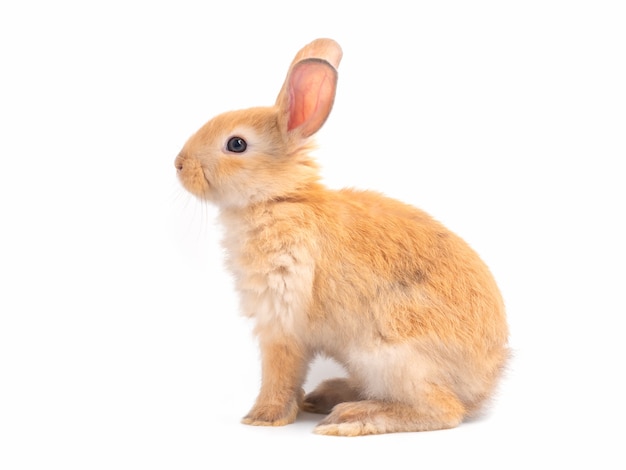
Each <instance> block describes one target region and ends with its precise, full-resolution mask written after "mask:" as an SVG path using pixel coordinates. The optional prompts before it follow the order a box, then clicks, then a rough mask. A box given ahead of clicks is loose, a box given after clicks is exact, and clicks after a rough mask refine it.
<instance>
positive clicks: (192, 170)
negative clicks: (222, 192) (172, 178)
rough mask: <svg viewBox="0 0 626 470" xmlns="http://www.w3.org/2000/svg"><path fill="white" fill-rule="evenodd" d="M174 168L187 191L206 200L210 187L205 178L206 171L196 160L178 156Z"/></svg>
mask: <svg viewBox="0 0 626 470" xmlns="http://www.w3.org/2000/svg"><path fill="white" fill-rule="evenodd" d="M174 166H175V167H176V174H177V176H178V179H179V180H180V182H181V183H182V185H183V187H184V188H185V189H186V190H187V191H189V192H190V193H192V194H193V195H195V196H197V197H199V198H202V199H206V198H208V196H209V192H210V190H211V187H212V185H211V182H210V181H209V179H208V178H207V175H206V169H205V168H203V167H202V165H201V164H200V162H198V160H196V159H193V158H185V157H184V156H182V155H178V157H176V160H175V162H174Z"/></svg>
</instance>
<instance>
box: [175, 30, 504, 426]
mask: <svg viewBox="0 0 626 470" xmlns="http://www.w3.org/2000/svg"><path fill="white" fill-rule="evenodd" d="M340 59H341V49H340V47H339V45H338V44H337V43H335V42H334V41H332V40H330V39H318V40H315V41H313V42H312V43H311V44H308V45H307V46H305V47H304V48H303V49H302V50H301V51H300V52H299V53H298V54H297V55H296V58H295V59H294V61H293V63H292V65H291V67H290V69H289V72H288V74H287V78H286V80H285V83H284V85H283V87H282V89H281V91H280V93H279V95H278V98H277V100H276V104H275V105H274V106H271V107H263V108H251V109H247V110H241V111H231V112H227V113H224V114H222V115H219V116H217V117H216V118H214V119H213V120H211V121H209V122H208V123H207V124H206V125H204V126H203V127H202V128H201V129H200V130H199V131H198V132H197V133H196V134H194V135H193V136H192V137H191V138H190V139H189V140H188V141H187V143H186V144H185V146H184V147H183V149H182V151H181V152H180V154H179V155H178V157H177V158H176V162H175V164H176V168H177V171H178V176H179V178H180V180H181V182H182V184H183V185H184V186H185V187H186V188H187V189H188V190H189V191H190V192H191V193H193V194H195V195H197V196H198V197H200V198H203V199H206V200H209V201H212V202H213V203H215V204H216V205H217V206H218V207H219V208H220V220H221V222H222V223H223V225H224V227H225V238H224V242H223V243H224V247H225V249H226V253H227V266H228V267H229V269H230V270H231V271H232V273H233V274H234V277H235V281H236V287H237V290H238V291H239V293H240V298H241V309H242V312H243V313H244V314H245V315H247V316H249V317H251V318H253V319H254V320H255V322H256V328H255V332H256V334H257V336H258V339H259V343H260V348H261V353H262V385H261V390H260V393H259V396H258V398H257V401H256V403H255V405H254V406H253V407H252V409H251V411H250V412H249V413H248V415H247V416H246V417H245V418H244V419H243V422H244V423H246V424H252V425H273V426H277V425H284V424H288V423H291V422H293V421H294V420H295V418H296V415H297V413H298V409H302V410H305V411H309V412H314V413H324V414H327V416H326V417H325V418H324V419H323V420H322V421H321V422H320V423H319V425H318V426H317V427H316V428H315V431H316V432H317V433H320V434H332V435H350V436H352V435H362V434H377V433H387V432H400V431H426V430H435V429H444V428H451V427H454V426H457V425H458V424H459V423H461V422H462V421H463V419H464V418H465V417H467V416H469V415H471V414H472V413H475V412H476V411H478V410H479V409H480V408H481V405H483V403H484V402H485V401H486V400H487V399H488V398H489V397H490V396H491V395H492V393H493V390H494V387H495V386H496V384H497V381H498V378H499V377H500V375H501V371H502V369H503V367H504V365H505V362H506V359H507V356H508V349H507V336H508V330H507V324H506V318H505V312H504V306H503V302H502V298H501V296H500V293H499V290H498V288H497V286H496V283H495V281H494V279H493V277H492V275H491V273H490V272H489V270H488V268H487V267H486V266H485V264H484V263H483V262H482V261H481V259H480V258H479V257H478V255H477V254H476V253H475V252H474V251H473V250H472V249H471V248H470V247H469V246H468V245H467V244H466V243H465V242H464V241H463V240H462V239H461V238H459V237H458V236H456V235H455V234H454V233H452V232H450V231H449V230H447V229H446V228H445V227H444V226H443V225H442V224H440V223H439V222H437V221H435V220H434V219H433V218H431V217H430V216H429V215H427V214H426V213H424V212H422V211H420V210H419V209H416V208H414V207H411V206H409V205H406V204H403V203H401V202H398V201H395V200H392V199H389V198H387V197H385V196H383V195H381V194H378V193H374V192H370V191H356V190H350V189H344V190H339V191H334V190H330V189H328V188H326V187H324V186H323V185H321V184H320V182H319V171H318V167H317V165H316V163H315V162H314V161H313V160H312V158H311V157H310V156H309V151H310V149H311V145H312V140H311V138H312V136H313V135H314V134H315V132H316V131H317V130H318V129H319V128H320V127H321V126H322V125H323V123H324V121H325V120H326V118H327V116H328V114H329V113H330V110H331V108H332V104H333V100H334V96H335V89H336V81H337V73H336V68H337V67H338V65H339V61H340ZM235 136H236V137H240V138H242V139H244V140H245V142H246V144H247V148H246V149H245V151H243V152H241V153H237V152H233V151H231V150H229V147H228V141H229V139H231V138H232V137H235ZM318 354H322V355H325V356H328V357H332V358H334V359H335V360H337V361H338V362H339V363H341V364H343V366H344V367H345V369H346V370H347V372H348V377H347V378H340V379H330V380H327V381H325V382H323V383H322V384H320V385H319V386H318V387H317V388H316V389H315V390H314V391H312V392H311V393H309V394H308V395H306V396H303V392H302V385H303V383H304V381H305V379H306V373H307V369H308V365H309V363H310V362H311V360H312V359H313V358H314V357H315V356H316V355H318Z"/></svg>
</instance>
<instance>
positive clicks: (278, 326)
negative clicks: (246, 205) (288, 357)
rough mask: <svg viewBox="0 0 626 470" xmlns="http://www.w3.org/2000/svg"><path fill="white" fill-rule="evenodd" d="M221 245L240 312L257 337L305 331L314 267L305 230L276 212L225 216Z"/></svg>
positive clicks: (226, 212) (252, 212) (260, 211)
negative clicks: (252, 321)
mask: <svg viewBox="0 0 626 470" xmlns="http://www.w3.org/2000/svg"><path fill="white" fill-rule="evenodd" d="M221 219H222V222H223V224H224V227H225V229H226V230H225V236H224V240H223V246H224V248H225V249H226V254H227V260H226V264H227V267H228V268H229V269H230V270H231V271H232V273H233V274H234V276H235V283H236V287H237V289H238V291H239V295H240V302H241V310H242V313H243V314H244V315H246V316H248V317H251V318H254V319H255V320H256V323H257V326H256V329H257V332H260V331H264V332H266V334H271V333H276V334H298V332H299V331H301V330H302V328H304V327H305V325H306V321H307V314H308V310H309V306H310V302H311V298H312V289H313V276H314V270H315V264H314V261H313V257H312V254H311V245H310V243H309V242H308V241H307V240H308V238H309V237H307V236H306V227H303V226H302V225H300V224H299V223H298V218H296V219H295V220H294V219H292V217H290V214H288V213H287V214H285V213H284V211H280V210H276V209H268V208H265V209H264V210H256V211H249V210H248V211H224V212H223V213H222V214H221Z"/></svg>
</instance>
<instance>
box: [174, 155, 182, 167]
mask: <svg viewBox="0 0 626 470" xmlns="http://www.w3.org/2000/svg"><path fill="white" fill-rule="evenodd" d="M174 166H175V167H176V171H181V170H182V169H183V159H182V158H181V156H180V155H178V156H177V157H176V160H174Z"/></svg>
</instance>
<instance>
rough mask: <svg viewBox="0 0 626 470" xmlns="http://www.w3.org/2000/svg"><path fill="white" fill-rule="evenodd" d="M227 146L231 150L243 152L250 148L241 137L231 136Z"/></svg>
mask: <svg viewBox="0 0 626 470" xmlns="http://www.w3.org/2000/svg"><path fill="white" fill-rule="evenodd" d="M226 148H227V149H228V150H229V151H230V152H235V153H243V152H245V151H246V149H247V148H248V144H247V143H246V141H245V140H243V139H242V138H241V137H231V138H230V139H228V143H227V144H226Z"/></svg>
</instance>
